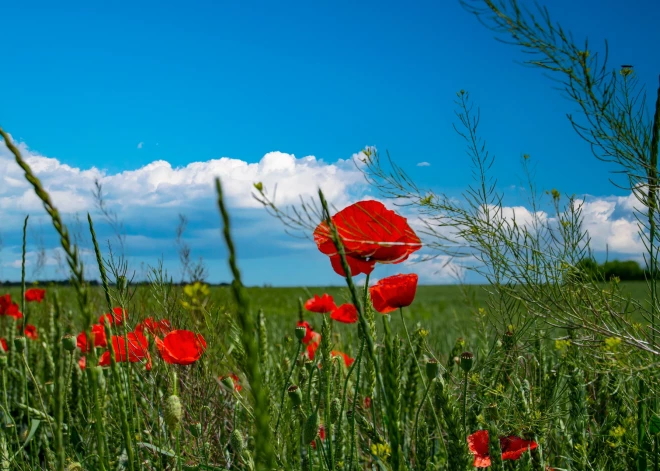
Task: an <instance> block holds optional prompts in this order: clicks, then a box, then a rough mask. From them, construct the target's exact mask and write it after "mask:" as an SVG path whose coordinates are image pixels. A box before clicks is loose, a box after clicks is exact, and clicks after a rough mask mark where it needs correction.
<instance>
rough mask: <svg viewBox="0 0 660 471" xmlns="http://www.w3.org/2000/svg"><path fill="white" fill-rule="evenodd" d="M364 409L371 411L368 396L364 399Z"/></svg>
mask: <svg viewBox="0 0 660 471" xmlns="http://www.w3.org/2000/svg"><path fill="white" fill-rule="evenodd" d="M364 408H365V409H371V398H370V397H369V396H366V397H365V398H364Z"/></svg>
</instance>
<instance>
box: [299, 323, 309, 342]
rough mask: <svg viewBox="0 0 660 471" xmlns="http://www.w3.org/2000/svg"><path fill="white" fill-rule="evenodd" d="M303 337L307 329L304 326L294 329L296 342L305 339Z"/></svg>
mask: <svg viewBox="0 0 660 471" xmlns="http://www.w3.org/2000/svg"><path fill="white" fill-rule="evenodd" d="M305 335H307V328H306V327H305V326H304V325H301V326H300V327H296V338H297V339H298V340H301V341H302V339H304V338H305Z"/></svg>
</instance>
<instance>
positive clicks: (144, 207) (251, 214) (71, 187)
mask: <svg viewBox="0 0 660 471" xmlns="http://www.w3.org/2000/svg"><path fill="white" fill-rule="evenodd" d="M18 147H19V149H20V150H21V153H22V154H23V156H24V158H25V160H26V161H27V163H28V164H29V165H30V167H31V168H32V169H33V171H34V173H35V174H36V175H37V176H38V177H39V179H40V180H41V182H42V184H43V186H44V187H45V189H46V190H47V191H48V192H49V194H50V196H51V199H52V201H53V202H54V204H55V206H56V207H57V208H58V209H59V211H60V212H61V213H62V215H63V217H64V219H65V221H67V223H68V224H69V225H70V227H69V228H70V230H71V231H72V233H75V232H76V228H75V227H71V226H72V221H71V220H72V219H74V220H75V219H76V218H77V221H78V223H79V222H80V217H79V215H80V214H83V215H84V213H85V212H90V213H92V215H93V216H95V218H96V219H97V222H98V223H99V224H98V226H99V227H97V232H100V236H101V237H102V239H103V241H106V240H109V239H110V240H111V239H112V234H111V231H110V230H109V229H108V228H107V227H106V228H105V229H104V228H103V226H104V225H103V223H102V222H103V218H102V217H101V216H100V215H99V213H98V211H97V210H96V205H95V199H94V197H93V192H92V190H93V189H94V182H95V181H98V182H99V183H101V185H102V187H103V194H104V200H105V202H106V204H107V207H108V208H109V209H110V210H111V211H113V212H115V213H116V214H117V215H118V216H119V218H120V219H121V221H122V222H123V223H124V225H125V228H126V229H127V232H128V234H127V237H126V239H125V240H126V247H127V252H128V254H129V255H131V254H132V255H135V256H136V257H138V256H143V257H144V258H145V259H146V258H149V257H152V258H153V257H158V256H161V255H162V254H165V256H167V254H168V253H169V254H170V256H172V258H174V259H176V258H177V255H176V252H175V249H174V247H173V239H174V232H175V226H176V223H177V219H178V214H179V213H183V214H185V215H186V216H188V218H189V220H190V224H189V228H188V231H187V233H186V237H187V238H188V240H189V241H190V244H191V246H192V248H193V257H195V256H198V255H205V256H215V257H218V255H219V252H218V250H219V249H218V246H221V245H222V244H219V243H218V241H219V232H218V227H219V225H220V218H219V215H218V213H217V206H216V202H215V187H214V179H215V177H220V179H221V180H222V182H223V189H224V191H225V195H226V198H227V203H228V206H229V207H230V210H231V213H232V218H233V221H234V229H233V230H234V233H235V236H236V237H240V238H241V243H242V246H243V247H244V249H243V254H244V257H250V256H261V257H266V256H278V255H282V254H285V253H287V252H290V251H293V250H297V249H298V248H299V246H300V245H301V243H300V241H299V240H295V239H293V240H292V239H291V238H289V237H288V236H287V235H286V234H285V233H284V230H283V227H282V224H281V223H280V222H279V221H277V220H275V219H274V218H272V217H271V216H268V215H267V214H266V213H265V211H264V209H263V207H262V205H261V204H260V203H259V202H257V201H256V200H255V199H254V198H253V193H254V186H253V184H254V183H255V182H262V183H263V186H264V189H265V191H266V192H267V194H268V195H269V196H270V197H271V198H273V197H274V200H275V202H276V203H277V204H278V206H280V207H284V206H287V205H289V204H297V203H299V201H300V197H301V196H302V197H305V198H307V197H312V198H317V197H318V195H317V191H318V188H319V187H320V188H321V189H322V190H323V191H324V193H325V195H326V198H327V199H328V201H329V202H331V203H332V204H333V205H334V206H336V207H339V208H341V207H344V206H346V205H348V204H349V203H351V202H354V201H357V200H358V199H360V198H362V197H363V196H364V195H365V194H366V192H367V191H368V188H367V187H366V185H365V182H364V179H363V177H362V174H361V173H360V172H359V171H358V170H357V169H356V168H355V165H354V164H353V158H354V157H355V155H354V156H351V157H348V158H346V159H339V160H337V161H335V162H325V161H323V160H321V159H317V158H316V157H314V156H304V157H296V156H294V155H292V154H287V153H284V152H269V153H267V154H266V155H264V156H262V157H261V158H260V159H258V160H257V161H256V162H253V163H250V162H246V161H243V160H239V159H233V158H230V157H221V158H218V159H212V160H208V161H203V162H191V163H189V164H188V165H185V166H181V167H173V166H172V165H171V164H170V163H169V162H166V161H164V160H157V161H154V162H151V163H149V164H147V165H145V166H142V167H139V168H136V169H127V170H125V171H123V172H119V173H112V172H108V171H107V170H104V169H100V168H97V167H90V168H77V167H73V166H70V165H67V164H65V163H63V162H60V161H59V160H58V159H56V158H52V157H47V156H44V155H42V154H40V153H39V152H36V151H33V150H32V149H30V148H29V147H28V146H27V145H26V144H25V143H18ZM0 214H1V215H2V221H3V223H2V227H1V228H0V232H1V233H2V236H3V239H4V248H3V252H4V253H3V254H2V263H0V267H3V268H5V269H7V271H9V272H11V270H12V269H15V267H16V260H17V259H18V258H19V257H20V250H18V249H19V248H20V247H19V245H20V231H21V226H22V222H23V218H24V217H25V215H26V214H30V215H31V218H30V222H31V224H33V223H34V222H38V221H41V222H42V223H45V225H46V227H48V225H49V224H50V223H49V220H48V218H47V215H46V214H45V211H44V209H43V205H42V203H41V201H40V200H39V199H38V198H37V196H36V195H35V193H34V190H33V189H32V187H31V186H30V185H29V183H28V182H27V181H26V180H25V178H24V175H23V172H22V171H21V169H20V168H19V167H18V166H17V165H16V163H15V161H14V159H13V156H12V155H11V154H10V152H9V151H8V150H7V149H6V147H5V146H4V145H0ZM82 219H84V217H83V218H82ZM74 222H75V221H74ZM78 225H79V226H82V227H79V228H78V229H79V231H78V232H81V233H82V236H81V237H82V238H85V233H86V227H85V226H86V221H84V224H78ZM265 235H268V238H267V243H264V236H265ZM45 244H46V246H47V249H48V250H49V252H48V253H49V256H50V257H51V259H52V258H53V254H55V253H56V252H52V249H53V247H56V246H57V239H56V237H55V234H54V232H53V231H52V230H50V231H49V234H47V236H46V239H45ZM296 244H297V245H296ZM311 248H314V247H313V244H312V246H311ZM200 250H202V251H203V250H207V252H206V253H201V254H200V252H199V251H200ZM196 251H197V253H196ZM172 253H173V254H172ZM58 255H59V254H58ZM7 271H5V274H6V273H7Z"/></svg>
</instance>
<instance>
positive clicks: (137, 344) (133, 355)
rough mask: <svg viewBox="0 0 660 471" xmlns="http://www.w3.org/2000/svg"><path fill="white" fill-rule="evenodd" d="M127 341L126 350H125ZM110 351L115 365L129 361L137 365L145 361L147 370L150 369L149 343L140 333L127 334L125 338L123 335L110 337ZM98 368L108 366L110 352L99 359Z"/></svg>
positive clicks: (107, 351)
mask: <svg viewBox="0 0 660 471" xmlns="http://www.w3.org/2000/svg"><path fill="white" fill-rule="evenodd" d="M126 340H128V348H126V346H127V345H126ZM112 349H113V350H114V352H115V358H116V359H117V363H122V362H126V361H129V362H131V363H137V362H139V361H142V360H143V359H145V358H146V359H147V370H150V369H151V358H150V357H149V342H148V341H147V338H146V337H145V336H144V334H143V333H141V332H129V333H128V334H126V338H124V336H123V335H113V336H112ZM99 366H110V350H106V351H105V352H104V353H103V355H101V358H100V359H99Z"/></svg>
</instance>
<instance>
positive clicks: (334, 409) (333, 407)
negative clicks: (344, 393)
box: [330, 397, 341, 424]
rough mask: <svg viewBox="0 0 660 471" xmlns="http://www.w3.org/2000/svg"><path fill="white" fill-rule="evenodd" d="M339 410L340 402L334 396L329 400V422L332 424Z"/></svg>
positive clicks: (337, 416) (337, 417) (335, 420)
mask: <svg viewBox="0 0 660 471" xmlns="http://www.w3.org/2000/svg"><path fill="white" fill-rule="evenodd" d="M339 412H341V402H340V401H339V398H338V397H335V398H334V399H333V400H332V401H331V402H330V423H331V424H334V423H336V422H337V419H339Z"/></svg>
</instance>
